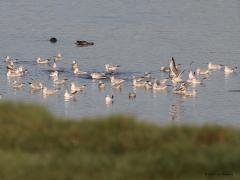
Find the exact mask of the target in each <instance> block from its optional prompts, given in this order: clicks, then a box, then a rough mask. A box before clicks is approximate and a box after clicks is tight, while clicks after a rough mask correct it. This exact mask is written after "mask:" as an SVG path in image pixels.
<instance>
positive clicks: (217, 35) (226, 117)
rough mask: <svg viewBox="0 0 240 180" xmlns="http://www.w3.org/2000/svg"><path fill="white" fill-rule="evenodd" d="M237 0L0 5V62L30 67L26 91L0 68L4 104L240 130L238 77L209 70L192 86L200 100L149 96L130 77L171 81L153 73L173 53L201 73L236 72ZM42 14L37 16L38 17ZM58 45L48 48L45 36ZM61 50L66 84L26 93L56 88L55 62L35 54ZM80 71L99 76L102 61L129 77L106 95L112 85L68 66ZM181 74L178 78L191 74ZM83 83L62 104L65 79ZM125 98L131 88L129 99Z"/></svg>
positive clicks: (60, 1)
mask: <svg viewBox="0 0 240 180" xmlns="http://www.w3.org/2000/svg"><path fill="white" fill-rule="evenodd" d="M236 7H240V6H239V1H238V0H231V1H216V2H215V1H211V2H208V1H197V0H193V1H192V0H184V1H183V2H182V1H181V2H180V1H177V0H173V1H163V0H160V1H156V0H153V1H144V0H139V1H138V2H137V3H136V2H134V1H129V0H125V1H121V2H120V1H115V0H114V1H110V0H103V1H93V0H90V1H76V0H73V1H71V3H69V2H68V1H65V0H57V1H51V2H50V1H39V2H35V3H33V1H27V0H23V1H21V2H19V1H17V0H13V1H7V0H3V1H1V6H0V24H1V29H0V39H1V44H0V56H1V58H2V59H3V57H4V56H7V55H10V56H12V57H15V58H18V59H19V60H18V61H19V63H18V64H17V66H19V65H23V66H24V67H26V68H27V69H28V72H27V74H26V76H24V77H22V78H20V80H22V81H23V82H25V83H26V84H25V87H24V88H23V89H22V90H16V89H15V90H14V89H12V87H11V83H12V82H13V79H7V78H6V75H5V73H6V70H5V63H4V62H3V61H1V62H0V70H1V73H0V83H1V86H0V93H1V94H3V98H4V99H11V100H24V101H34V102H38V103H40V104H43V105H45V106H46V107H48V108H49V109H50V110H51V111H52V112H54V113H55V114H57V115H58V116H63V115H64V116H69V117H75V118H80V117H84V116H97V115H106V114H112V113H125V114H135V115H136V116H137V117H139V118H140V119H145V120H146V121H154V122H157V123H161V124H163V123H171V122H176V123H203V122H217V123H222V124H233V125H239V116H240V112H239V104H240V93H238V92H237V91H232V92H231V91H229V90H240V86H239V84H240V78H239V77H240V75H239V73H238V72H237V73H234V74H230V75H225V74H224V72H223V71H222V70H220V71H213V72H211V73H210V75H209V76H206V77H205V79H204V80H203V85H201V86H196V90H197V97H196V98H184V97H181V96H178V95H174V94H173V93H172V90H171V89H172V88H171V87H168V89H167V90H166V91H165V92H152V91H145V90H144V89H138V88H137V89H134V88H133V87H132V82H131V77H132V75H142V74H143V73H144V72H145V71H148V72H151V73H152V75H153V76H154V77H156V78H157V79H163V78H166V77H168V75H167V74H164V73H161V72H160V71H159V69H160V67H161V66H165V65H167V64H168V63H169V59H170V58H171V57H172V56H173V57H175V58H176V61H177V63H180V64H182V69H187V68H188V67H189V64H190V63H191V62H192V61H194V63H193V65H192V68H193V69H195V68H197V67H206V66H207V63H208V62H209V61H212V62H216V63H221V64H227V65H230V66H231V65H232V66H238V67H240V61H239V56H240V49H239V47H240V41H239V39H240V33H239V31H240V16H239V11H238V8H236ZM39 14H41V16H40V15H39ZM50 36H56V37H57V38H58V39H59V41H58V42H57V43H56V44H50V43H49V42H48V41H47V39H48V38H49V37H50ZM76 40H89V41H94V42H95V45H94V46H91V47H90V46H89V47H84V48H79V47H76V46H75V45H74V42H75V41H76ZM58 52H61V53H62V54H63V60H62V61H60V62H58V63H57V68H58V69H59V70H60V75H59V76H60V77H59V78H60V79H64V78H66V79H68V81H67V84H66V85H64V86H63V87H62V88H61V89H60V90H59V92H58V94H57V95H56V96H49V97H46V98H43V96H42V93H41V92H31V90H30V88H29V86H28V84H27V83H28V82H31V81H33V80H34V81H42V82H44V84H46V86H47V87H54V86H53V84H52V80H51V79H50V78H49V76H48V74H49V71H50V70H51V65H52V64H50V66H49V65H38V64H37V63H36V58H37V57H46V58H47V57H51V56H54V55H56V54H57V53H58ZM73 60H77V62H78V64H79V65H80V69H82V70H84V71H85V70H86V71H89V72H94V71H98V72H103V71H104V64H106V63H113V64H120V65H121V68H120V73H119V74H118V77H120V78H124V79H126V83H125V85H124V86H123V88H122V89H121V90H117V89H112V88H111V86H110V83H109V80H104V82H105V83H106V89H105V90H101V91H100V90H99V89H98V81H93V80H90V79H86V78H79V77H76V76H74V75H73V74H72V72H71V62H72V61H73ZM187 73H188V71H186V73H185V74H184V78H185V79H186V78H187ZM71 81H74V82H77V83H79V84H86V85H87V87H86V90H85V91H83V92H81V93H79V94H77V95H76V101H73V100H71V101H68V102H65V101H64V98H63V94H64V91H65V89H69V88H70V82H71ZM129 92H136V93H137V97H136V99H134V100H130V99H129V98H128V93H129ZM107 94H114V96H115V99H114V103H113V104H110V105H108V106H106V104H105V96H106V95H107Z"/></svg>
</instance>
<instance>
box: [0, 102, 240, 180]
mask: <svg viewBox="0 0 240 180" xmlns="http://www.w3.org/2000/svg"><path fill="white" fill-rule="evenodd" d="M206 173H209V174H208V175H206ZM216 173H220V174H216ZM222 173H230V175H229V174H225V175H224V174H222ZM239 173H240V130H239V129H233V128H229V127H220V126H207V125H206V126H202V127H195V126H185V125H184V126H167V127H159V126H156V125H153V124H147V123H143V122H139V121H137V120H136V119H135V118H134V117H126V116H120V115H116V116H110V117H98V118H92V119H83V120H81V121H72V120H69V119H57V118H56V117H54V116H52V115H51V114H49V112H48V111H46V110H45V109H43V108H41V107H39V106H36V105H32V104H30V105H29V104H28V105H27V104H22V103H9V102H3V103H1V104H0V179H1V180H4V179H10V180H12V179H17V180H19V179H24V180H28V179H34V180H37V179H41V180H42V179H44V180H47V179H56V180H61V179H69V180H71V179H84V180H85V179H98V180H101V179H104V180H105V179H111V180H114V179H124V180H131V179H137V180H145V179H147V180H148V179H239V178H240V174H239Z"/></svg>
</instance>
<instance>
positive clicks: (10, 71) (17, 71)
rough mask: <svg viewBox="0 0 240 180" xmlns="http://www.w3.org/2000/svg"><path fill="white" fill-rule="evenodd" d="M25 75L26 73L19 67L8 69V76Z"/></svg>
mask: <svg viewBox="0 0 240 180" xmlns="http://www.w3.org/2000/svg"><path fill="white" fill-rule="evenodd" d="M23 75H24V73H23V72H20V71H19V70H18V69H16V70H8V71H7V77H20V76H23Z"/></svg>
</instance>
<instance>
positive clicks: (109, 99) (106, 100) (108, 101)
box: [105, 95, 114, 104]
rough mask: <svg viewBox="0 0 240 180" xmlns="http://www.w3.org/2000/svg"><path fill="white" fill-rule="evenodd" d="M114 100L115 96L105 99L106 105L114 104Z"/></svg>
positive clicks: (108, 96)
mask: <svg viewBox="0 0 240 180" xmlns="http://www.w3.org/2000/svg"><path fill="white" fill-rule="evenodd" d="M113 98H114V96H113V95H107V96H106V97H105V103H106V104H112V103H113Z"/></svg>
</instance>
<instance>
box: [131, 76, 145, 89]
mask: <svg viewBox="0 0 240 180" xmlns="http://www.w3.org/2000/svg"><path fill="white" fill-rule="evenodd" d="M145 82H146V81H144V79H138V80H137V79H135V78H134V79H133V86H134V87H144V85H145Z"/></svg>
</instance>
